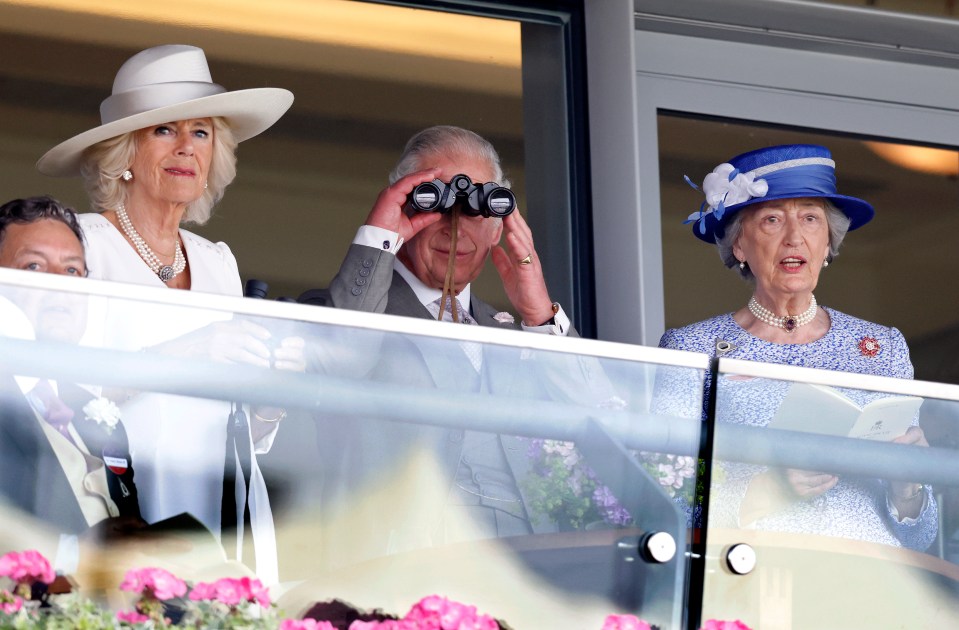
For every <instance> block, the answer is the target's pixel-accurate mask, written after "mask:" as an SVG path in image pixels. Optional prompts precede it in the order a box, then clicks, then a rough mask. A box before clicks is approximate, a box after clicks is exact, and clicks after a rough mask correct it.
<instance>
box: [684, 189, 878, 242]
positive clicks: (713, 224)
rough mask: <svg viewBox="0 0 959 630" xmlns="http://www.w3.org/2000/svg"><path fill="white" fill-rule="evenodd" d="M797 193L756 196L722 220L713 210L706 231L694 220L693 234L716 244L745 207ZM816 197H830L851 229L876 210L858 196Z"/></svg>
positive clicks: (869, 217) (824, 196) (729, 210)
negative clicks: (734, 217) (732, 220)
mask: <svg viewBox="0 0 959 630" xmlns="http://www.w3.org/2000/svg"><path fill="white" fill-rule="evenodd" d="M796 198H797V197H796V196H795V195H779V196H775V195H772V196H769V197H754V198H752V199H750V200H749V201H744V202H743V203H740V204H737V205H735V206H733V207H731V208H726V212H724V213H723V218H722V220H721V221H719V220H717V219H716V217H715V215H714V214H713V213H712V212H711V213H709V214H707V215H706V223H705V232H700V230H699V221H693V223H692V226H693V234H695V235H696V237H697V238H699V239H700V240H703V241H706V242H707V243H709V244H710V245H715V244H716V240H717V239H719V238H722V237H723V236H724V235H725V233H726V225H727V224H728V223H729V221H730V220H731V219H732V218H733V216H735V214H736V213H737V212H739V211H740V210H742V209H743V208H748V207H749V206H752V205H755V204H757V203H762V202H764V201H774V200H776V199H796ZM814 198H822V199H829V200H830V201H831V202H832V203H833V205H834V206H836V207H837V208H839V210H841V211H842V213H843V214H845V215H846V216H847V217H849V229H850V230H855V229H857V228H861V227H862V226H864V225H866V224H867V223H869V222H870V221H871V220H872V218H873V216H874V215H875V214H876V211H875V210H874V209H873V207H872V206H871V205H870V204H869V203H867V202H865V201H863V200H862V199H857V198H856V197H847V196H846V195H816V196H815V197H814Z"/></svg>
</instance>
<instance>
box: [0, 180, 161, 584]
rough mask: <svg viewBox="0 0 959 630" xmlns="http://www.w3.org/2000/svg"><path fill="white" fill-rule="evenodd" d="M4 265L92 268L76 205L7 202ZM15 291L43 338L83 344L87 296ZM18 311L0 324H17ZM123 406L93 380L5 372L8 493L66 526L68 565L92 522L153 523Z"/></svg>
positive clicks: (110, 525)
mask: <svg viewBox="0 0 959 630" xmlns="http://www.w3.org/2000/svg"><path fill="white" fill-rule="evenodd" d="M0 267H7V268H11V269H22V270H27V271H37V272H43V273H54V274H60V275H67V276H78V277H82V276H85V275H86V263H85V260H84V248H83V240H82V236H81V232H80V227H79V224H78V222H77V216H76V214H75V213H74V212H73V210H71V209H70V208H66V207H64V206H62V205H61V204H60V203H58V202H57V201H56V200H54V199H51V198H49V197H31V198H28V199H15V200H13V201H10V202H7V203H5V204H3V205H2V206H0ZM9 297H10V300H11V301H12V302H13V304H15V305H16V307H17V309H18V310H19V311H20V312H21V313H22V314H23V315H25V318H24V319H25V321H24V325H25V326H29V328H31V329H32V331H31V332H32V336H34V337H35V338H36V339H37V340H40V341H54V342H61V343H70V344H75V343H78V342H79V340H80V337H81V336H82V335H83V333H84V331H85V329H86V321H87V307H86V300H85V298H84V297H82V296H78V295H73V294H67V293H60V292H51V291H45V290H42V289H24V290H19V289H14V290H13V291H11V293H10V295H9ZM13 314H14V313H10V314H8V316H6V317H4V320H5V328H7V330H6V331H4V332H3V333H0V334H6V333H9V332H11V331H10V330H9V327H12V326H13V325H14V321H13V320H15V319H16V318H15V317H12V315H13ZM26 336H31V335H30V334H29V333H27V334H26ZM117 411H118V410H117V409H116V407H115V406H112V404H111V403H110V401H107V400H106V399H102V398H100V397H99V392H97V391H92V390H91V388H88V387H82V386H79V385H75V384H73V383H68V382H62V381H61V382H57V381H51V380H48V379H38V378H35V377H27V376H19V375H9V374H4V375H0V494H2V495H3V499H4V500H5V501H6V502H7V503H9V504H11V505H13V506H15V507H17V508H19V509H20V510H23V511H24V512H27V513H29V514H32V515H33V516H36V517H37V518H39V519H41V520H42V521H44V522H46V523H47V524H49V525H50V526H52V527H53V528H54V529H56V530H58V531H60V532H61V533H62V534H63V535H64V536H62V537H61V543H62V544H61V548H60V549H59V550H58V552H57V553H56V562H57V564H58V568H60V569H61V570H64V571H71V570H73V569H74V568H75V567H76V561H77V559H78V557H77V554H78V548H77V547H76V546H75V545H74V544H73V542H71V541H75V536H76V535H78V534H83V533H85V532H87V531H88V529H89V528H91V527H94V526H96V527H97V528H98V533H100V534H107V533H109V532H110V531H111V530H112V529H115V530H117V531H118V532H119V531H120V530H124V529H127V528H131V527H132V528H138V527H139V526H142V525H145V523H143V522H142V519H141V518H140V510H139V506H138V503H137V488H136V485H134V479H133V465H132V461H131V457H130V448H129V444H128V440H127V434H126V431H125V429H124V426H123V423H122V422H120V421H119V416H118V414H117V413H116V412H117Z"/></svg>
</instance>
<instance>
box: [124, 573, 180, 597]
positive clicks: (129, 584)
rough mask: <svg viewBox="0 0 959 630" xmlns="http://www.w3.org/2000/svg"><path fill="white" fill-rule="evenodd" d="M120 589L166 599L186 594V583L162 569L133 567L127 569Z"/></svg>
mask: <svg viewBox="0 0 959 630" xmlns="http://www.w3.org/2000/svg"><path fill="white" fill-rule="evenodd" d="M120 590H122V591H130V592H131V593H138V594H140V595H142V596H143V597H154V598H156V599H159V600H167V599H173V598H174V597H183V595H185V594H186V583H185V582H184V581H183V580H181V579H180V578H178V577H176V576H175V575H173V574H172V573H170V572H169V571H165V570H164V569H157V568H146V569H133V570H130V571H127V574H126V575H125V576H124V579H123V583H122V584H120Z"/></svg>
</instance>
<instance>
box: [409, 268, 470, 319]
mask: <svg viewBox="0 0 959 630" xmlns="http://www.w3.org/2000/svg"><path fill="white" fill-rule="evenodd" d="M393 269H395V270H396V273H398V274H400V275H401V276H402V277H403V279H404V280H406V284H408V285H410V288H411V289H413V293H415V294H416V299H418V300H419V301H420V304H422V305H423V306H426V305H427V304H432V303H433V302H435V301H436V300H438V299H440V298H441V297H442V296H443V291H442V290H441V289H434V288H433V287H428V286H426V285H425V284H423V282H422V281H421V280H420V279H419V278H417V277H416V276H415V275H413V272H412V271H410V270H409V269H407V268H406V265H404V264H403V263H402V262H400V259H399V258H394V259H393ZM456 299H457V300H459V303H460V304H462V305H463V308H465V309H466V310H467V311H470V312H472V309H471V308H470V285H468V284H467V285H466V286H465V287H463V290H462V291H460V293H459V295H457V296H456Z"/></svg>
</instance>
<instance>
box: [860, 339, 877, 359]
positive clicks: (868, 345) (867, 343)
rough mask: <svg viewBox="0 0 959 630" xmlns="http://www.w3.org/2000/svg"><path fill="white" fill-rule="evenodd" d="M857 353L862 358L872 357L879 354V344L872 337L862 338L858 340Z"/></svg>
mask: <svg viewBox="0 0 959 630" xmlns="http://www.w3.org/2000/svg"><path fill="white" fill-rule="evenodd" d="M859 351H860V352H862V356H864V357H874V356H876V355H877V354H879V342H878V341H876V339H875V338H874V337H863V338H862V339H860V340H859Z"/></svg>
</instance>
